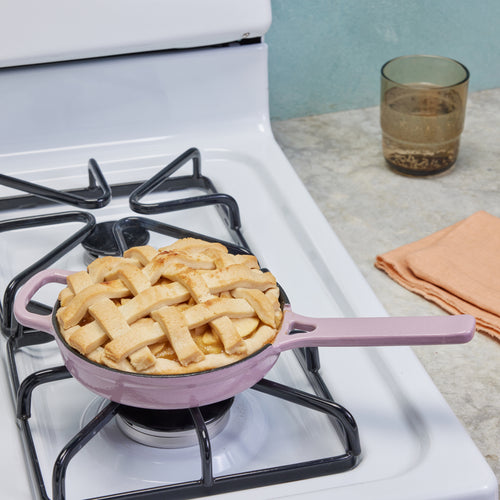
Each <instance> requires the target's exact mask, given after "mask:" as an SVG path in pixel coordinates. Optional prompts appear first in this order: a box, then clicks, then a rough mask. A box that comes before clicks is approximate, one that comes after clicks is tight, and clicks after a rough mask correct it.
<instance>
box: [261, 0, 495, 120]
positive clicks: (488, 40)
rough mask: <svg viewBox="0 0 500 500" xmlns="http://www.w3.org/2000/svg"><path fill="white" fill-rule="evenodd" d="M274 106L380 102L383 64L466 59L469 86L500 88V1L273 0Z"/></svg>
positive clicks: (315, 110)
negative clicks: (401, 58) (415, 58)
mask: <svg viewBox="0 0 500 500" xmlns="http://www.w3.org/2000/svg"><path fill="white" fill-rule="evenodd" d="M272 9H273V24H272V26H271V29H270V30H269V32H268V34H267V35H266V42H267V43H268V44H269V86H270V91H269V94H270V108H271V117H272V118H273V119H278V120H282V119H287V118H292V117H298V116H308V115H315V114H322V113H331V112H334V111H341V110H346V109H354V108H361V107H367V106H375V105H377V104H378V101H379V73H380V67H381V66H382V64H383V63H384V62H385V61H387V60H388V59H391V58H392V57H396V56H398V55H403V54H416V53H426V54H437V55H443V56H447V57H452V58H454V59H458V60H459V61H461V62H462V63H463V64H465V65H466V66H467V67H468V69H469V70H470V72H471V81H470V87H469V89H470V90H471V91H474V90H483V89H487V88H495V87H500V0H413V1H410V0H371V1H368V0H272Z"/></svg>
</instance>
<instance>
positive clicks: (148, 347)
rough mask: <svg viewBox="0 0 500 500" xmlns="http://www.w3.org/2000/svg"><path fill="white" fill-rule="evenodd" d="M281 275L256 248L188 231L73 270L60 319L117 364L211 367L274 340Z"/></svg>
mask: <svg viewBox="0 0 500 500" xmlns="http://www.w3.org/2000/svg"><path fill="white" fill-rule="evenodd" d="M279 295H280V293H279V289H278V286H277V284H276V279H275V278H274V276H273V275H272V274H271V273H269V272H263V271H261V270H260V268H259V265H258V262H257V259H256V257H255V256H253V255H235V254H230V253H229V252H228V250H227V248H226V247H225V246H224V245H222V244H220V243H209V242H206V241H203V240H199V239H195V238H184V239H181V240H178V241H176V242H175V243H173V244H171V245H169V246H166V247H163V248H160V249H159V250H157V249H155V248H153V247H151V246H149V245H145V246H138V247H133V248H130V249H128V250H127V251H126V252H125V253H124V254H123V257H111V256H106V257H101V258H98V259H96V260H94V261H93V262H92V263H91V264H89V266H88V267H87V270H86V271H80V272H77V273H74V274H72V275H70V276H68V278H67V286H66V287H65V288H64V289H63V290H62V291H61V292H60V294H59V302H60V307H59V309H58V311H57V320H58V323H59V327H60V331H61V334H62V336H63V337H64V339H65V340H66V342H67V343H68V344H69V345H70V346H71V347H73V348H74V349H76V350H77V351H79V352H80V353H81V354H83V355H84V356H86V357H87V358H88V359H90V360H92V361H95V362H97V363H100V364H103V365H106V366H109V367H111V368H115V369H119V370H123V371H128V372H138V373H145V374H151V375H174V374H183V373H193V372H199V371H204V370H210V369H213V368H218V367H220V366H225V365H228V364H231V363H234V362H235V361H238V360H240V359H242V358H245V357H246V356H249V355H250V354H252V353H253V352H255V351H257V350H258V349H260V348H261V347H262V346H264V345H265V344H269V343H271V342H272V341H273V340H274V338H275V336H276V334H277V332H278V329H279V326H280V324H281V320H282V311H281V306H280V302H279Z"/></svg>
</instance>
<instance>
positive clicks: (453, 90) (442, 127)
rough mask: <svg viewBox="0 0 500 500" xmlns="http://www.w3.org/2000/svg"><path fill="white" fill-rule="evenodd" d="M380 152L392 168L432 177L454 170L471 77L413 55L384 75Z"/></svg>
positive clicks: (445, 61)
mask: <svg viewBox="0 0 500 500" xmlns="http://www.w3.org/2000/svg"><path fill="white" fill-rule="evenodd" d="M381 74H382V75H381V78H382V79H381V105H380V124H381V127H382V149H383V154H384V158H385V159H386V161H387V163H388V164H389V166H390V167H391V168H392V169H393V170H396V171H397V172H400V173H403V174H408V175H434V174H438V173H441V172H444V171H445V170H448V169H449V168H450V167H451V166H453V165H454V164H455V162H456V160H457V156H458V150H459V145H460V136H461V134H462V130H463V126H464V119H465V108H466V101H467V89H468V83H469V71H468V70H467V68H466V67H465V66H464V65H463V64H461V63H460V62H458V61H455V60H453V59H449V58H446V57H440V56H428V55H410V56H402V57H397V58H395V59H391V60H390V61H388V62H386V63H385V64H384V65H383V66H382V70H381Z"/></svg>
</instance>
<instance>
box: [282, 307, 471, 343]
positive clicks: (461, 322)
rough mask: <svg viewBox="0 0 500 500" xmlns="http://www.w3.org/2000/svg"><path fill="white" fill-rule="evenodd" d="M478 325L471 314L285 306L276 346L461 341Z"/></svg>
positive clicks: (469, 337)
mask: <svg viewBox="0 0 500 500" xmlns="http://www.w3.org/2000/svg"><path fill="white" fill-rule="evenodd" d="M475 328H476V321H475V319H474V317H473V316H469V315H456V316H416V317H396V318H392V317H376V318H310V317H306V316H301V315H299V314H296V313H294V312H292V311H291V310H289V309H286V310H285V318H284V321H283V326H282V328H281V330H280V332H279V334H278V335H277V337H276V339H275V341H274V344H273V347H274V349H276V350H277V351H278V352H281V351H285V350H288V349H294V348H297V347H320V346H325V347H335V346H352V347H355V346H402V345H437V344H462V343H465V342H468V341H469V340H471V339H472V337H473V336H474V332H475ZM294 331H299V333H294Z"/></svg>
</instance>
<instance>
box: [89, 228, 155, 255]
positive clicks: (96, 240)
mask: <svg viewBox="0 0 500 500" xmlns="http://www.w3.org/2000/svg"><path fill="white" fill-rule="evenodd" d="M113 224H114V222H113V221H108V222H100V223H99V224H96V226H95V228H94V229H93V230H92V232H91V233H90V234H89V235H88V236H87V238H85V240H84V241H83V242H82V246H83V248H85V250H87V252H88V253H89V255H90V257H92V259H96V258H97V257H104V256H108V255H111V256H119V255H120V251H119V248H118V245H117V243H116V240H115V238H114V236H113ZM123 235H124V237H125V241H126V242H127V247H128V248H130V247H135V246H140V245H146V243H147V242H148V241H149V233H148V232H147V231H146V230H145V229H144V228H142V227H140V226H135V227H130V228H128V229H126V230H124V231H123Z"/></svg>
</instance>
